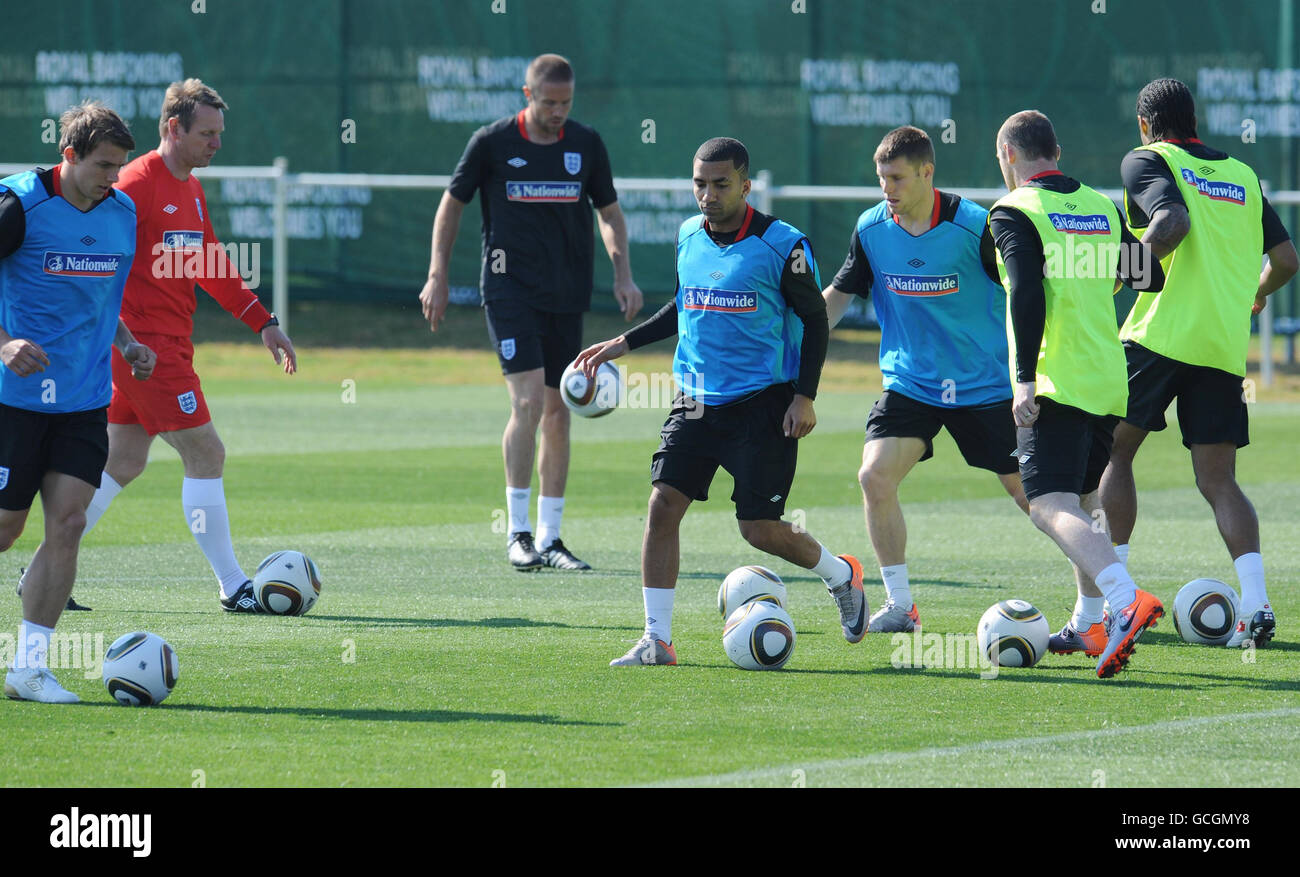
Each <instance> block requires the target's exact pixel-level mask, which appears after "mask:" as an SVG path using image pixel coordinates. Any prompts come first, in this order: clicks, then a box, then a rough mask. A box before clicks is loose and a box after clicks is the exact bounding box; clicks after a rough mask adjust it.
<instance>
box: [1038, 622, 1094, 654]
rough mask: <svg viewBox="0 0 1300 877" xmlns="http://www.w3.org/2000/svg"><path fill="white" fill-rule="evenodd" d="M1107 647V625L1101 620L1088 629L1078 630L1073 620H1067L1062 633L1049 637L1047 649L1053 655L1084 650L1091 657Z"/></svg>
mask: <svg viewBox="0 0 1300 877" xmlns="http://www.w3.org/2000/svg"><path fill="white" fill-rule="evenodd" d="M1105 649H1106V626H1105V625H1104V624H1102V623H1101V622H1100V621H1096V622H1093V623H1092V624H1090V625H1088V629H1087V630H1083V631H1081V630H1078V629H1077V628H1075V626H1074V623H1073V622H1071V621H1067V622H1065V627H1062V628H1061V632H1060V633H1054V634H1052V635H1051V636H1050V637H1048V638H1047V650H1048V651H1049V652H1051V653H1052V654H1053V655H1073V654H1074V653H1075V652H1083V653H1084V654H1085V655H1087V656H1088V657H1089V658H1095V657H1097V656H1098V655H1100V654H1101V653H1102V652H1103V651H1105Z"/></svg>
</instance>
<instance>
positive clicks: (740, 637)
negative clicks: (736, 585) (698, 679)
mask: <svg viewBox="0 0 1300 877" xmlns="http://www.w3.org/2000/svg"><path fill="white" fill-rule="evenodd" d="M794 641H795V631H794V621H793V620H791V618H790V614H789V613H788V612H786V611H785V610H784V609H782V608H781V607H780V606H778V605H776V604H775V603H769V602H767V601H765V600H754V601H752V602H749V603H746V604H745V605H743V606H741V607H740V608H739V609H737V610H736V611H735V612H733V613H731V615H730V616H728V618H727V623H726V624H725V625H724V626H723V628H722V647H723V648H724V649H726V652H727V657H728V658H730V659H731V660H732V663H734V664H735V665H736V666H737V667H740V668H741V669H742V670H779V669H781V668H782V667H784V666H785V662H786V661H788V660H790V656H791V655H793V654H794Z"/></svg>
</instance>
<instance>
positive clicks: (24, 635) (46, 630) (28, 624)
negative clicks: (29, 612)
mask: <svg viewBox="0 0 1300 877" xmlns="http://www.w3.org/2000/svg"><path fill="white" fill-rule="evenodd" d="M52 636H54V628H52V627H43V626H42V625H39V624H37V623H36V622H34V621H28V620H27V619H26V618H24V619H23V620H22V622H21V623H19V625H18V648H17V649H15V650H14V669H15V670H23V669H27V668H30V667H44V666H45V656H46V655H48V654H49V651H50V637H52Z"/></svg>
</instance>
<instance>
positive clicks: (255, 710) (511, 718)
mask: <svg viewBox="0 0 1300 877" xmlns="http://www.w3.org/2000/svg"><path fill="white" fill-rule="evenodd" d="M82 706H103V707H115V708H118V709H120V707H118V705H117V704H113V703H103V702H93V703H82ZM157 709H159V710H162V711H164V712H169V713H170V712H179V711H184V712H191V713H218V714H222V715H246V716H298V717H301V718H304V719H346V720H349V721H354V722H433V723H442V722H523V723H528V724H535V725H566V726H580V727H590V728H617V727H622V723H621V722H584V721H580V720H577V719H562V718H560V717H558V716H552V715H547V714H545V713H484V712H477V711H473V710H432V709H430V710H394V709H335V708H330V707H305V706H291V707H278V706H268V707H257V706H218V705H215V704H201V703H192V704H186V703H164V704H161V705H159V706H158V707H157Z"/></svg>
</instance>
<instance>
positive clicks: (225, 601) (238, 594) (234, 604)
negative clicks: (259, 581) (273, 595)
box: [221, 580, 262, 615]
mask: <svg viewBox="0 0 1300 877" xmlns="http://www.w3.org/2000/svg"><path fill="white" fill-rule="evenodd" d="M221 608H222V609H224V610H226V611H227V612H248V613H251V614H254V615H261V614H262V607H261V606H259V605H258V603H257V598H256V597H254V596H253V582H252V580H249V581H246V582H244V583H243V584H242V585H240V586H239V590H238V591H235V593H233V594H231V595H230V596H229V597H222V598H221Z"/></svg>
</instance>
